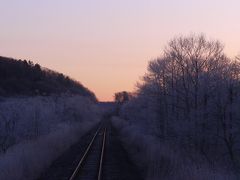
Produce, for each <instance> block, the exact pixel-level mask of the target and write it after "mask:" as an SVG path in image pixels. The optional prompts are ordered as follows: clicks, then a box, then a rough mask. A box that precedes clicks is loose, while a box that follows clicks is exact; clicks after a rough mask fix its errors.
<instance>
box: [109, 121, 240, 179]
mask: <svg viewBox="0 0 240 180" xmlns="http://www.w3.org/2000/svg"><path fill="white" fill-rule="evenodd" d="M112 124H113V126H114V127H115V128H116V129H117V130H118V133H119V134H120V137H121V141H122V142H123V145H124V147H125V148H126V150H127V151H128V152H129V153H130V157H132V160H133V161H134V162H135V164H136V165H137V166H138V167H139V168H140V169H141V172H142V173H143V175H144V177H145V178H146V179H147V180H155V179H156V180H158V179H163V180H235V179H236V180H237V179H238V178H239V177H237V176H236V175H234V173H232V172H230V171H223V170H222V169H221V168H219V169H218V168H211V167H209V166H208V165H207V164H204V163H202V164H199V163H198V162H195V163H194V162H192V161H191V159H189V157H187V156H184V155H183V154H181V150H180V149H179V147H178V146H174V145H170V144H168V143H164V142H161V141H160V140H159V139H158V138H157V137H156V136H153V135H150V134H149V133H146V132H144V131H143V130H142V128H141V127H140V126H138V125H136V124H130V123H129V122H128V121H126V120H124V119H120V118H118V117H114V118H113V119H112Z"/></svg>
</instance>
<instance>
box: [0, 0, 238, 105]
mask: <svg viewBox="0 0 240 180" xmlns="http://www.w3.org/2000/svg"><path fill="white" fill-rule="evenodd" d="M239 7H240V1H238V0H228V1H227V0H218V1H217V0H211V1H208V0H202V1H197V0H181V1H180V0H169V1H167V0H150V1H147V0H132V1H127V0H122V1H110V0H102V1H97V0H88V1H85V0H69V1H66V0H65V1H64V0H51V1H49V0H42V1H37V0H22V1H17V0H13V1H9V0H2V1H1V6H0V23H1V28H0V55H1V56H8V57H14V58H21V59H29V60H32V61H34V62H36V63H39V64H41V65H42V66H45V67H48V68H50V69H54V70H57V71H59V72H62V73H64V74H67V75H69V76H70V77H72V78H74V79H76V80H78V81H80V82H82V83H83V84H84V85H85V86H86V87H88V88H89V89H91V90H92V91H94V93H95V94H96V95H97V97H98V98H99V99H100V100H104V101H106V100H112V97H113V94H114V93H115V92H117V91H121V90H127V91H132V90H134V86H135V84H136V81H138V80H139V77H140V76H142V75H143V74H144V73H145V72H146V67H147V62H148V61H149V60H151V59H152V58H155V57H157V56H158V55H160V54H161V52H162V49H163V48H164V46H165V45H166V43H167V42H168V40H170V39H171V38H173V37H174V36H176V35H180V34H183V35H188V34H190V33H204V34H206V35H207V36H208V37H210V38H214V39H219V40H220V41H222V42H223V43H224V44H225V45H226V52H227V54H228V55H230V56H232V57H233V56H235V55H236V54H238V53H240V47H239V44H240V38H239V32H240V23H239V19H240V11H239Z"/></svg>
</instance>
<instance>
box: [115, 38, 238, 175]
mask: <svg viewBox="0 0 240 180" xmlns="http://www.w3.org/2000/svg"><path fill="white" fill-rule="evenodd" d="M239 92H240V58H239V57H236V58H229V57H227V55H226V54H225V53H224V46H223V44H222V43H221V42H219V41H217V40H208V39H207V38H206V37H205V36H204V35H190V36H180V37H175V38H173V39H172V40H171V41H169V43H168V44H167V46H166V47H165V49H164V51H163V52H162V53H161V55H160V56H159V57H158V58H155V59H153V60H151V61H150V62H149V64H148V67H147V72H146V74H145V75H144V76H143V77H142V78H141V80H140V81H139V82H138V83H137V90H136V92H133V93H129V97H128V98H126V94H125V95H124V93H122V98H119V93H118V94H116V95H115V99H116V101H117V102H120V104H121V108H120V112H119V116H120V117H121V118H122V119H124V121H121V120H119V119H116V120H115V123H116V124H117V125H118V126H119V127H121V128H122V133H123V134H125V133H127V132H128V133H129V136H131V137H132V143H134V142H135V139H138V140H139V141H141V143H140V142H139V144H137V145H138V146H139V148H140V149H142V151H140V152H138V150H137V148H136V149H135V150H132V151H133V154H135V155H136V156H139V158H140V157H141V156H142V157H143V156H144V157H149V159H148V162H145V165H144V163H143V164H142V168H143V170H144V169H148V170H146V171H147V172H146V173H148V176H149V179H158V178H164V177H165V178H167V177H168V178H169V179H235V178H236V179H238V178H239V176H238V178H237V177H236V176H234V175H233V174H235V173H239V170H240V169H239V168H240V141H239V140H240V111H239V109H240V93H239ZM124 97H125V98H124ZM119 99H120V100H119ZM133 129H135V131H136V132H135V133H133V132H134V131H133ZM153 139H154V140H153ZM127 141H130V140H129V138H128V139H127V138H126V139H125V143H126V144H128V146H130V144H131V142H127ZM142 142H146V143H145V144H144V143H142ZM129 148H130V147H129ZM130 149H131V148H130ZM144 151H145V152H144ZM147 152H148V153H147ZM149 153H150V154H149ZM154 153H155V156H154V155H153V154H154ZM137 154H138V155H137ZM156 157H159V158H156ZM163 164H164V165H163ZM163 166H165V167H164V168H163ZM161 168H163V169H164V170H163V171H162V172H159V171H158V170H157V169H161ZM164 171H165V172H164ZM178 171H179V172H178Z"/></svg>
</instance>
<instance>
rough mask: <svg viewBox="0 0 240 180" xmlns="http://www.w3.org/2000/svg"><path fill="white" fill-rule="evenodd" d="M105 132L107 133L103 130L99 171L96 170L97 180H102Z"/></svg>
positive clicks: (105, 129)
mask: <svg viewBox="0 0 240 180" xmlns="http://www.w3.org/2000/svg"><path fill="white" fill-rule="evenodd" d="M106 131H107V128H104V133H103V140H102V151H101V158H100V162H99V170H98V180H101V179H102V166H103V156H104V150H105V142H106Z"/></svg>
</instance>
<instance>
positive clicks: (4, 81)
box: [0, 57, 96, 100]
mask: <svg viewBox="0 0 240 180" xmlns="http://www.w3.org/2000/svg"><path fill="white" fill-rule="evenodd" d="M66 93H68V94H78V95H82V96H89V97H91V98H92V99H94V100H96V97H95V95H94V94H93V93H92V92H91V91H90V90H88V89H87V88H86V87H84V86H83V85H82V84H81V83H79V82H77V81H75V80H73V79H71V78H69V77H68V76H65V75H63V74H62V73H58V72H55V71H52V70H49V69H47V68H42V67H41V66H40V65H39V64H34V63H33V62H32V61H27V60H15V59H12V58H6V57H0V96H17V95H27V96H29V95H30V96H35V95H44V96H49V95H52V94H66Z"/></svg>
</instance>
